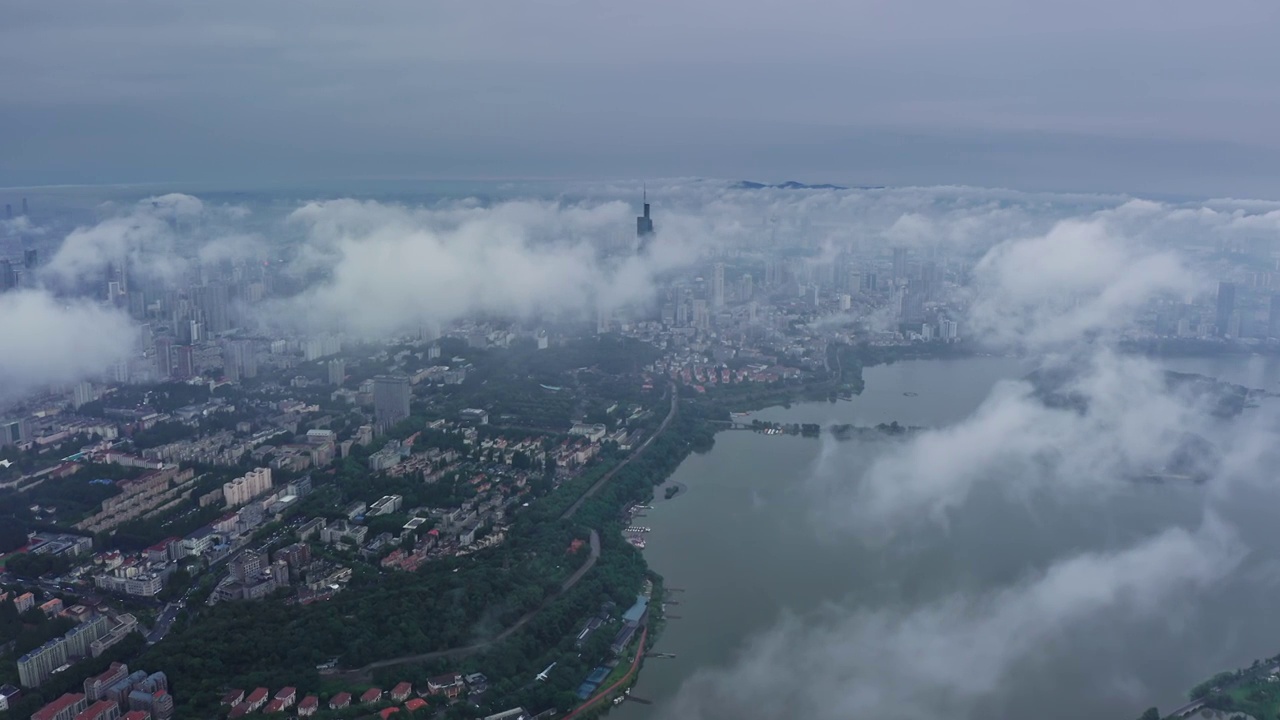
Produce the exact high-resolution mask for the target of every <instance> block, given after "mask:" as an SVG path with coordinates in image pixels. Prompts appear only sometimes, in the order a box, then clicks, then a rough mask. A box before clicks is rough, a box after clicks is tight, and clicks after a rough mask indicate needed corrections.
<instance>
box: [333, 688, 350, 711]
mask: <svg viewBox="0 0 1280 720" xmlns="http://www.w3.org/2000/svg"><path fill="white" fill-rule="evenodd" d="M350 705H351V693H349V692H340V693H338V694H337V695H334V696H333V697H331V698H329V709H330V710H341V709H342V708H344V707H349V706H350Z"/></svg>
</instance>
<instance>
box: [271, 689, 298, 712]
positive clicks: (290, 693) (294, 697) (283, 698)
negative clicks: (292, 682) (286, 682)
mask: <svg viewBox="0 0 1280 720" xmlns="http://www.w3.org/2000/svg"><path fill="white" fill-rule="evenodd" d="M276 699H277V700H279V701H280V702H282V703H284V706H285V707H287V708H291V707H293V704H294V703H296V702H298V689H297V688H294V687H283V688H280V692H278V693H276Z"/></svg>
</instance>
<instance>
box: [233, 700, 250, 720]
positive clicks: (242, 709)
mask: <svg viewBox="0 0 1280 720" xmlns="http://www.w3.org/2000/svg"><path fill="white" fill-rule="evenodd" d="M251 712H253V711H252V710H250V709H249V703H247V702H239V703H236V706H235V707H233V708H231V712H230V713H228V714H227V717H228V718H242V717H244V716H245V715H248V714H249V713H251Z"/></svg>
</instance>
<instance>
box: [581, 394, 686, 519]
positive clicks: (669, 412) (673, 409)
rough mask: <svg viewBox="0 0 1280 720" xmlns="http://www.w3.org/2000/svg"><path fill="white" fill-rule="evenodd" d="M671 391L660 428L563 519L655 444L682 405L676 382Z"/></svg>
mask: <svg viewBox="0 0 1280 720" xmlns="http://www.w3.org/2000/svg"><path fill="white" fill-rule="evenodd" d="M669 392H670V393H671V409H670V410H667V416H666V417H665V418H663V419H662V424H661V425H659V426H658V429H657V430H656V431H655V432H654V433H653V434H652V435H650V436H649V438H648V439H647V440H645V441H644V442H642V443H640V447H638V448H636V451H635V452H633V453H631V454H630V455H628V456H627V459H626V460H623V461H622V462H620V463H618V465H617V466H616V467H615V468H613V469H612V470H610V471H609V472H607V473H605V474H604V475H602V476H600V479H599V480H597V481H596V482H595V484H594V485H592V486H591V487H589V488H587V491H586V492H584V493H582V497H580V498H578V499H577V500H574V501H573V504H572V505H570V506H569V509H568V510H565V511H564V513H563V514H562V515H561V516H560V519H561V520H568V519H569V518H571V517H573V516H574V514H575V513H577V512H578V510H579V509H581V508H582V504H583V503H585V502H586V501H587V498H589V497H591V496H592V495H595V494H596V493H597V492H599V490H600V488H602V487H604V486H605V484H606V483H608V482H609V481H610V480H612V479H613V476H614V475H616V474H617V473H618V471H619V470H621V469H622V468H624V467H626V466H627V464H628V463H630V462H631V461H632V460H635V459H636V458H637V457H639V456H640V453H642V452H644V451H645V450H648V449H649V446H650V445H652V444H653V441H654V440H655V439H657V437H658V436H659V435H661V434H662V433H663V432H665V431H666V429H667V426H668V425H670V424H671V421H672V420H674V419H675V417H676V410H677V409H678V408H679V407H680V403H679V396H678V395H677V394H676V384H675V383H674V382H673V383H671V388H670V390H669Z"/></svg>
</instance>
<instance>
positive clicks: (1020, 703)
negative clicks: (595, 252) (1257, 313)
mask: <svg viewBox="0 0 1280 720" xmlns="http://www.w3.org/2000/svg"><path fill="white" fill-rule="evenodd" d="M1168 365H1169V367H1171V368H1173V369H1177V370H1181V371H1187V372H1199V373H1203V374H1206V375H1213V376H1217V377H1221V378H1223V379H1225V380H1230V381H1233V382H1240V383H1244V384H1248V385H1251V386H1253V387H1263V388H1265V389H1268V390H1273V391H1274V390H1277V389H1280V363H1277V362H1275V361H1274V360H1266V359H1262V358H1224V359H1213V360H1199V359H1197V360H1178V361H1170V362H1169V363H1168ZM1026 370H1027V368H1026V367H1025V366H1024V365H1023V364H1022V363H1021V362H1020V361H1018V360H1014V359H1008V358H971V359H964V360H950V361H913V362H901V363H896V364H893V365H887V366H880V367H876V368H871V369H869V370H867V371H866V375H865V377H866V390H865V392H864V393H863V394H862V395H861V396H859V397H857V398H855V399H854V400H853V401H852V402H839V403H835V404H831V403H809V404H802V405H797V406H793V407H792V408H790V409H783V408H771V409H768V410H765V411H762V412H760V413H757V414H756V415H754V416H753V417H758V418H761V419H764V420H773V421H786V422H818V423H822V424H824V425H826V424H829V423H833V422H846V423H854V424H859V425H872V424H875V423H880V422H891V421H895V420H896V421H898V422H899V423H902V424H904V425H925V426H934V427H937V426H941V425H945V424H949V423H955V422H958V421H960V420H963V419H964V418H965V417H966V416H968V415H969V414H970V413H972V412H973V411H974V410H975V409H976V408H977V407H978V406H979V405H980V404H981V402H982V401H983V399H984V398H986V396H987V394H988V392H989V391H990V390H991V387H992V386H993V385H994V384H995V383H996V382H998V381H1000V380H1002V379H1007V378H1017V377H1020V376H1022V375H1023V374H1025V372H1026ZM904 393H915V395H914V396H908V395H904ZM840 445H841V447H840V448H839V452H840V453H841V455H840V461H841V463H842V464H843V465H844V466H846V467H847V472H848V476H849V477H850V478H851V482H855V481H856V478H857V476H858V475H859V473H860V472H861V471H862V470H863V469H865V467H866V466H867V464H868V463H869V462H870V461H871V460H872V459H873V458H874V457H875V456H876V454H877V453H879V452H882V451H883V450H884V448H885V447H886V446H887V444H886V442H885V441H846V442H843V443H840ZM821 448H822V443H821V442H819V441H817V440H813V439H805V438H796V437H778V436H762V435H758V434H755V433H750V432H723V433H721V434H719V435H718V436H717V438H716V445H715V448H714V449H713V450H712V451H711V452H710V453H708V454H706V455H695V456H692V457H690V458H689V459H688V460H686V461H685V462H684V463H683V464H682V465H681V466H680V468H679V469H678V470H677V471H676V473H675V475H674V476H673V477H672V481H673V482H679V483H682V484H683V485H685V486H687V488H688V490H687V492H684V493H682V494H681V495H679V496H677V497H676V498H674V499H673V500H670V501H665V500H663V499H662V495H661V492H659V494H658V499H657V500H656V501H655V503H654V505H655V507H654V510H652V511H651V512H649V513H648V516H647V517H645V518H644V519H643V520H641V521H639V522H640V523H641V524H644V525H647V526H649V527H651V528H652V529H653V532H651V533H650V534H649V535H648V536H647V542H648V548H647V549H646V550H645V554H646V557H647V558H648V561H649V563H650V565H651V566H652V567H653V569H654V570H656V571H657V572H659V573H661V574H662V575H663V576H664V577H665V578H666V581H667V583H668V585H669V586H672V587H676V588H683V589H684V591H683V592H679V593H676V594H674V595H673V596H672V599H674V600H677V601H678V602H679V604H678V605H675V606H672V607H670V608H669V610H668V613H669V614H671V615H677V616H679V618H680V619H677V620H672V621H671V622H670V623H669V624H668V626H667V629H666V631H665V633H664V634H663V636H662V638H661V639H660V640H659V642H658V645H657V648H656V649H657V650H659V651H663V652H669V653H675V654H676V655H677V657H676V659H674V660H650V661H648V662H647V663H646V665H645V668H644V671H643V673H642V674H641V677H640V680H639V682H638V683H637V685H636V688H635V691H634V692H635V694H636V695H637V696H639V697H643V698H646V699H649V700H653V701H655V704H654V705H652V706H645V705H640V704H637V703H625V704H624V705H622V706H621V707H619V708H617V709H615V710H614V711H613V712H612V713H611V715H610V717H615V718H620V719H621V720H646V719H653V720H657V718H660V717H662V706H663V702H664V701H665V700H668V699H670V698H671V697H673V696H674V694H675V693H676V692H677V691H678V689H679V687H680V685H681V683H682V682H683V681H684V680H685V679H686V678H688V677H689V676H690V675H692V674H693V673H695V672H697V671H698V670H701V669H712V668H717V667H722V666H726V665H729V664H731V663H732V662H733V660H734V658H735V654H736V653H737V652H739V651H740V649H741V647H742V645H743V643H744V641H745V640H746V639H747V638H749V637H751V636H752V635H754V634H757V633H761V632H764V631H766V630H768V629H769V628H770V627H772V626H774V625H775V624H776V622H777V621H778V619H779V617H780V615H781V614H782V613H784V612H790V613H797V614H800V615H802V616H803V615H804V614H806V613H809V612H813V611H814V610H815V609H816V608H818V607H820V606H822V605H823V604H827V603H837V604H840V605H842V606H845V607H849V608H866V609H876V608H886V607H894V608H902V607H906V608H909V607H914V606H917V605H920V604H922V603H927V602H930V601H933V600H938V599H941V598H945V597H947V596H948V595H950V594H952V593H954V592H956V591H958V590H965V591H972V592H983V591H988V590H995V589H998V588H1003V587H1007V586H1009V585H1010V584H1011V583H1014V582H1017V581H1018V580H1019V579H1023V578H1026V577H1027V576H1028V574H1030V573H1035V572H1039V571H1043V570H1044V569H1045V568H1047V567H1048V566H1050V565H1051V564H1052V563H1053V562H1054V561H1055V560H1057V559H1061V558H1063V557H1066V556H1069V555H1072V554H1075V553H1078V552H1084V551H1097V550H1107V549H1120V548H1124V547H1127V546H1129V545H1131V544H1133V543H1135V542H1138V541H1140V540H1141V539H1143V538H1146V537H1149V536H1151V535H1152V534H1154V533H1157V532H1159V531H1160V530H1162V529H1165V528H1167V527H1170V526H1175V525H1181V526H1185V527H1187V528H1191V529H1194V528H1196V527H1198V526H1199V525H1200V523H1201V521H1202V518H1203V511H1204V505H1205V500H1206V498H1205V494H1206V492H1209V490H1208V489H1206V488H1205V487H1190V486H1179V485H1154V486H1153V485H1139V484H1133V485H1126V486H1124V487H1123V488H1121V489H1120V490H1118V491H1117V492H1116V493H1113V494H1109V495H1107V496H1106V497H1105V498H1090V497H1068V498H1064V497H1063V496H1062V495H1060V494H1059V495H1055V496H1053V497H1049V496H1047V495H1046V496H1043V497H1037V496H1032V497H1021V498H1019V499H1018V500H1016V501H1015V500H1012V499H1010V498H1009V497H1008V496H1006V495H1002V494H1000V493H997V492H986V493H984V492H977V493H975V494H974V495H973V496H972V497H971V498H970V499H969V500H968V501H967V502H966V503H965V505H964V506H963V507H962V508H961V509H960V510H959V511H958V512H956V513H955V514H954V515H953V516H952V518H951V522H950V524H949V525H948V527H946V528H943V527H940V526H939V527H931V528H926V529H924V530H921V531H919V532H913V533H911V534H910V535H909V536H906V537H902V538H895V539H893V540H891V541H889V543H888V544H885V543H880V544H875V545H872V544H867V543H866V542H864V541H862V540H860V539H859V538H858V537H855V536H852V535H849V534H839V533H836V532H834V531H831V530H824V529H822V528H821V527H820V526H818V525H816V524H815V522H814V517H815V513H814V505H815V500H814V497H813V494H812V493H811V492H808V491H807V490H806V482H807V480H808V478H809V477H810V474H811V473H812V471H813V467H814V464H815V462H816V460H817V458H818V455H819V452H820V450H821ZM1235 495H1236V496H1237V497H1233V498H1231V499H1229V500H1226V501H1223V502H1220V503H1218V505H1219V506H1220V507H1219V512H1221V513H1222V514H1223V515H1224V516H1225V517H1226V518H1227V519H1228V521H1229V522H1231V523H1232V524H1233V525H1235V526H1236V527H1237V529H1238V530H1239V532H1240V534H1241V535H1242V537H1243V539H1244V541H1245V542H1246V543H1247V544H1248V545H1249V546H1250V547H1251V548H1252V551H1251V554H1250V555H1249V556H1248V558H1247V559H1246V561H1245V563H1244V565H1243V566H1242V567H1241V568H1240V569H1239V570H1238V571H1237V572H1236V573H1235V574H1234V575H1233V576H1232V578H1231V579H1230V580H1229V581H1227V582H1225V583H1223V586H1222V587H1221V588H1220V589H1215V590H1214V591H1211V592H1208V593H1202V594H1200V595H1197V596H1196V598H1195V599H1194V601H1187V602H1182V603H1179V604H1178V606H1177V608H1175V609H1170V611H1169V612H1170V614H1171V615H1175V616H1172V617H1165V618H1152V619H1143V620H1134V618H1133V616H1131V615H1126V616H1125V617H1124V618H1115V619H1112V620H1108V619H1107V618H1102V619H1100V620H1098V621H1097V622H1094V623H1092V624H1091V625H1090V626H1089V632H1082V633H1079V636H1076V634H1072V637H1070V638H1067V639H1063V640H1061V641H1055V642H1054V643H1052V644H1051V646H1049V647H1045V648H1044V649H1043V653H1042V654H1041V655H1040V656H1038V657H1036V658H1034V661H1033V662H1028V663H1026V664H1025V665H1026V666H1025V667H1024V668H1020V669H1019V670H1018V671H1016V672H1015V676H1014V677H1011V678H1009V680H1008V682H1007V685H1008V686H1009V688H1010V689H1009V690H1008V691H1007V692H1006V693H1004V694H1002V695H1001V696H1000V697H998V698H992V699H991V700H990V702H989V703H988V706H986V707H983V708H980V711H981V712H982V713H983V714H984V715H985V716H987V717H1011V718H1012V717H1039V718H1049V719H1054V718H1062V719H1063V720H1067V719H1070V720H1078V719H1079V718H1121V719H1123V718H1129V717H1134V716H1136V715H1137V714H1138V713H1139V712H1140V711H1141V710H1142V709H1143V708H1145V707H1146V706H1148V705H1150V704H1152V703H1159V704H1160V705H1161V706H1162V707H1164V708H1166V709H1172V708H1173V707H1175V706H1176V705H1178V704H1180V703H1181V699H1182V697H1183V695H1184V693H1185V692H1186V690H1187V689H1188V688H1189V687H1190V686H1191V685H1193V684H1195V683H1196V682H1198V681H1199V680H1201V679H1203V678H1204V677H1205V676H1207V675H1210V674H1212V673H1213V672H1216V671H1218V670H1220V669H1224V668H1232V667H1235V666H1237V665H1242V664H1247V663H1248V662H1250V661H1251V660H1252V659H1253V658H1255V657H1262V656H1266V655H1273V654H1275V653H1277V652H1280V612H1277V611H1276V607H1275V602H1274V600H1273V598H1274V597H1276V596H1277V591H1278V590H1280V580H1278V579H1277V578H1280V571H1278V570H1277V568H1280V523H1278V522H1277V521H1276V516H1277V509H1278V508H1280V492H1277V491H1276V490H1274V489H1272V488H1270V487H1268V486H1266V485H1263V486H1262V487H1260V488H1255V489H1249V490H1247V491H1245V492H1242V493H1235Z"/></svg>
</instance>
